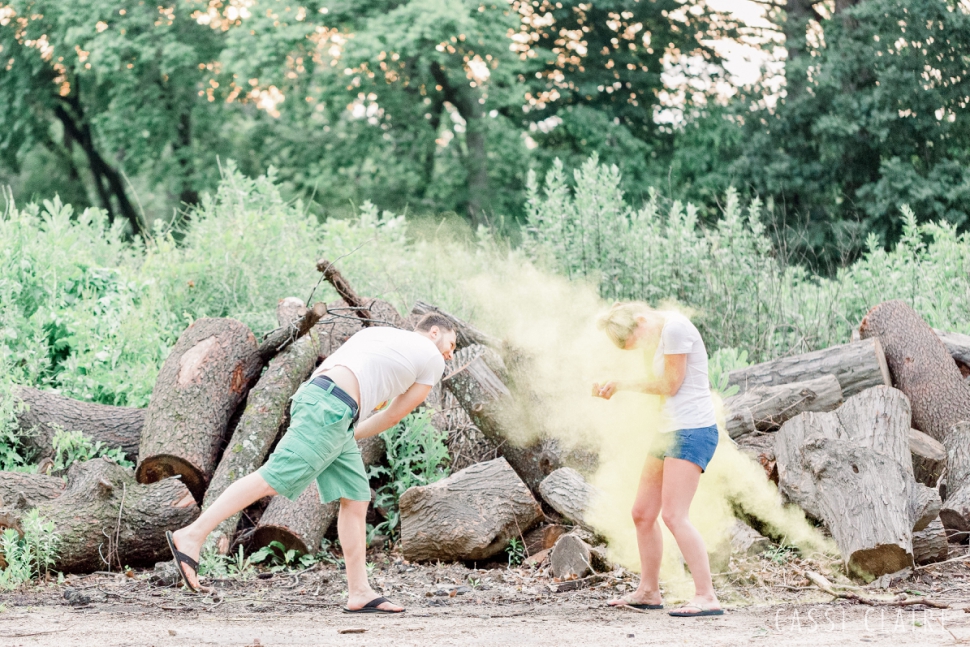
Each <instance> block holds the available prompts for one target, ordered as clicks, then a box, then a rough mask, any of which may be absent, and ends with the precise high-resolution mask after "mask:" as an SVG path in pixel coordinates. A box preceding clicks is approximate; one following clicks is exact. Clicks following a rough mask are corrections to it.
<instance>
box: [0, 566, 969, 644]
mask: <svg viewBox="0 0 970 647" xmlns="http://www.w3.org/2000/svg"><path fill="white" fill-rule="evenodd" d="M731 566H732V568H731V569H730V570H729V571H728V572H725V573H723V574H721V575H719V576H718V577H717V579H718V590H719V592H720V594H721V596H722V599H723V600H724V602H725V607H726V608H727V609H728V611H727V613H726V614H725V615H724V616H721V617H716V618H690V619H677V618H672V617H670V616H668V615H667V614H666V613H665V612H663V611H659V612H658V611H650V612H638V611H634V610H631V609H613V608H609V607H607V606H605V603H606V601H607V600H608V599H609V598H611V597H614V596H616V595H618V594H622V593H623V592H628V591H630V590H631V589H632V587H633V586H635V584H636V582H637V577H636V575H634V574H632V573H628V572H626V571H623V570H618V571H614V572H612V573H609V574H605V575H602V576H600V577H599V578H598V579H595V578H594V579H593V580H590V586H589V587H588V588H585V589H581V590H574V591H568V592H555V591H554V590H553V589H555V588H557V587H558V584H557V583H556V582H555V581H553V580H552V579H550V578H549V577H548V576H547V575H546V574H545V572H544V571H543V569H541V568H527V567H523V568H518V569H498V568H496V569H490V570H484V569H471V568H467V567H465V566H462V565H459V564H448V565H444V564H441V565H437V566H421V565H412V564H407V563H405V562H403V561H402V560H400V559H397V560H395V559H394V558H393V557H391V556H384V557H383V558H381V559H377V560H375V562H374V569H373V572H372V573H371V579H372V583H373V584H374V585H375V587H376V588H378V589H379V590H383V591H384V592H385V594H386V595H387V596H388V597H390V598H392V599H393V600H395V601H397V602H399V603H402V604H404V605H407V607H408V611H407V613H405V614H403V615H400V616H388V615H368V616H363V615H348V614H345V613H342V612H341V605H342V602H343V596H344V580H343V576H342V573H341V572H340V570H339V569H338V568H337V567H336V566H333V565H318V566H316V567H314V568H312V569H310V570H307V571H303V572H297V573H292V572H290V573H275V574H272V576H271V577H268V578H266V576H267V575H269V574H263V576H262V578H261V577H257V576H256V575H255V574H250V576H249V577H247V578H244V579H239V578H227V579H223V580H215V581H211V582H210V583H211V585H212V588H213V593H211V594H208V595H197V594H191V593H188V592H185V591H183V590H181V589H178V588H176V587H173V586H169V585H168V584H169V582H168V581H166V579H165V578H166V577H167V575H166V574H165V573H164V572H163V573H162V577H161V581H159V576H158V574H157V573H153V572H152V571H150V570H149V571H144V572H136V573H131V576H125V575H120V574H94V575H85V576H69V577H68V578H67V579H66V580H65V581H64V582H62V583H50V584H47V585H40V586H32V587H30V588H28V589H25V590H21V591H16V592H11V593H5V594H2V595H0V605H2V606H0V645H3V646H4V647H6V646H8V645H9V646H15V645H24V646H34V645H78V646H89V645H90V646H97V647H110V646H114V645H119V646H120V645H126V646H127V645H145V646H154V647H175V646H181V645H233V646H256V645H260V646H266V647H269V646H276V645H336V646H344V645H346V646H348V647H364V646H367V647H379V646H381V645H394V646H395V647H411V646H413V647H419V646H420V647H424V646H427V645H461V646H463V647H479V646H481V647H486V646H487V647H492V646H496V647H498V646H505V645H508V646H513V645H536V646H539V645H549V646H557V647H558V646H561V645H583V646H584V647H586V646H591V645H630V646H633V645H653V644H664V645H667V644H670V645H675V644H676V645H742V644H745V645H747V644H751V645H766V646H767V645H770V646H771V647H787V646H790V645H812V646H813V647H818V646H823V645H839V646H842V645H845V644H862V643H880V644H891V645H921V646H922V645H956V644H961V643H963V644H970V612H965V611H964V610H963V609H964V607H967V606H968V605H970V561H968V560H958V561H956V562H950V563H948V564H943V565H940V566H931V567H929V568H925V569H920V570H919V571H917V573H916V574H915V575H914V576H912V577H909V578H907V579H905V580H899V581H895V582H892V583H891V584H890V586H889V588H886V589H883V588H881V587H879V586H869V587H859V586H857V584H858V583H856V585H853V584H851V583H849V581H848V580H844V579H842V580H840V582H842V583H843V584H844V585H845V587H846V588H844V589H842V590H844V591H849V592H853V593H856V594H859V595H863V596H865V597H868V598H873V599H879V600H880V601H881V603H880V604H879V605H877V606H871V605H863V604H859V603H857V602H854V601H850V600H836V601H832V598H831V596H828V595H826V594H824V593H822V592H821V591H819V590H818V589H817V588H816V587H814V586H812V585H810V584H809V583H808V582H807V580H805V578H804V577H803V576H800V575H798V572H799V570H803V569H805V568H807V567H809V566H811V565H810V564H807V563H805V562H799V561H798V560H794V561H789V562H785V563H777V562H772V561H770V560H765V559H752V560H749V561H748V562H745V563H740V564H738V563H732V565H731ZM816 566H817V565H816ZM829 575H830V576H831V573H830V574H829ZM263 578H266V579H263ZM833 579H834V578H833ZM153 580H154V581H153ZM884 584H885V583H884ZM854 586H855V588H853V587H854ZM920 597H923V598H924V599H931V600H933V601H935V602H937V603H940V604H945V605H949V606H950V608H948V609H940V608H930V607H927V606H924V605H915V604H913V605H909V606H899V603H900V602H901V601H902V600H903V599H904V598H905V599H906V600H910V601H911V600H914V599H917V598H920ZM668 602H673V600H671V601H668ZM907 604H909V603H907Z"/></svg>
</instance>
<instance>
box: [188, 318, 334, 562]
mask: <svg viewBox="0 0 970 647" xmlns="http://www.w3.org/2000/svg"><path fill="white" fill-rule="evenodd" d="M319 349H320V340H319V337H318V336H317V333H316V331H313V332H311V333H310V334H309V335H306V336H305V337H302V338H300V339H299V340H297V342H296V343H295V344H293V345H292V346H290V347H289V348H287V349H286V350H285V351H283V352H282V353H280V354H279V355H277V356H276V357H275V358H273V359H272V360H271V361H270V363H269V366H268V367H267V368H266V371H265V372H264V373H263V375H262V376H261V377H260V378H259V381H258V382H257V383H256V386H254V387H253V388H252V390H251V391H250V392H249V397H248V398H247V399H246V409H245V411H243V414H242V417H241V418H240V419H239V424H238V425H236V429H235V431H233V434H232V438H230V439H229V443H228V444H227V445H226V449H225V451H224V452H223V454H222V459H221V460H220V461H219V466H218V467H217V468H216V471H215V474H213V476H212V481H211V483H210V484H209V488H208V489H207V490H206V493H205V499H204V502H203V506H202V508H203V509H205V508H208V507H209V506H210V505H212V502H213V501H215V500H216V499H217V498H219V495H221V494H222V493H223V492H225V490H226V488H227V487H229V486H230V485H232V484H233V483H234V482H235V481H237V480H238V479H241V478H242V477H244V476H247V475H249V474H251V473H253V472H255V471H256V470H257V469H259V467H260V466H261V465H262V464H263V462H264V461H265V460H266V456H267V455H268V454H269V450H270V447H272V445H273V442H274V441H275V440H276V438H277V437H278V436H279V434H280V431H281V429H282V427H283V423H284V421H285V420H286V414H287V409H288V408H289V404H290V397H291V396H292V395H293V394H294V393H295V392H296V390H297V389H298V388H299V386H300V384H301V383H302V382H303V380H305V379H306V378H307V376H309V375H310V372H311V371H313V367H314V366H315V364H316V360H317V354H318V353H319ZM240 516H241V513H237V514H234V515H233V516H231V517H229V518H228V519H226V520H225V521H223V522H222V523H221V524H219V526H218V527H217V528H216V529H215V530H214V531H213V532H212V534H210V535H209V541H210V542H212V543H213V544H214V546H215V548H216V551H217V552H218V553H219V554H222V555H225V554H226V553H227V552H228V551H229V549H230V543H231V541H232V537H233V535H234V534H235V532H236V526H237V525H239V518H240Z"/></svg>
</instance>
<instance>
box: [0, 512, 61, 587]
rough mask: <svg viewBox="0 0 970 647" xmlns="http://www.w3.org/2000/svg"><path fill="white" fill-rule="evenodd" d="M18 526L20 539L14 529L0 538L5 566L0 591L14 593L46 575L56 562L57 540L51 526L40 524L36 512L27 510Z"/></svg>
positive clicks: (58, 541) (0, 548)
mask: <svg viewBox="0 0 970 647" xmlns="http://www.w3.org/2000/svg"><path fill="white" fill-rule="evenodd" d="M20 523H21V526H22V527H23V536H21V535H20V533H19V532H17V530H16V529H15V528H7V529H6V530H4V531H3V534H2V535H0V550H2V553H3V558H4V560H5V561H6V562H7V566H6V568H5V569H4V570H2V571H0V589H8V590H9V589H15V588H17V587H18V586H20V585H21V584H24V583H26V582H29V581H30V580H31V579H33V578H35V577H39V576H40V575H41V574H44V575H47V574H48V573H49V571H50V567H51V566H53V565H54V562H55V561H56V560H57V549H58V545H59V544H60V537H59V536H58V535H57V533H56V532H55V530H54V524H53V522H50V521H44V520H43V519H42V518H41V517H40V515H39V514H38V512H37V510H31V511H30V512H28V513H27V514H25V515H24V516H23V518H22V519H21V520H20Z"/></svg>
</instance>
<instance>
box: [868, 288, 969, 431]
mask: <svg viewBox="0 0 970 647" xmlns="http://www.w3.org/2000/svg"><path fill="white" fill-rule="evenodd" d="M859 333H860V334H861V335H862V338H863V339H868V338H872V337H878V338H879V341H881V342H882V345H883V348H884V349H885V353H886V361H887V363H888V365H889V372H890V375H891V376H892V380H893V384H894V385H895V386H896V388H897V389H899V390H900V391H902V392H903V393H905V394H906V397H908V398H909V401H910V403H911V404H912V407H913V427H914V428H916V429H918V430H920V431H922V432H923V433H926V434H929V435H930V436H932V437H933V438H935V439H937V440H939V441H941V442H944V444H946V443H945V441H944V437H945V436H946V434H947V432H948V431H949V430H950V428H951V427H952V426H953V425H955V424H956V423H958V422H960V421H963V420H970V385H968V384H967V383H966V382H965V381H964V380H963V377H962V376H961V375H960V370H959V369H958V368H957V367H956V364H955V363H954V362H953V358H952V357H951V356H950V353H949V352H947V349H946V346H944V345H943V342H942V341H940V338H939V337H937V335H936V334H935V333H934V332H933V329H932V328H930V327H929V325H927V324H926V322H925V321H923V319H922V318H921V317H920V316H919V315H918V314H917V313H916V312H915V311H914V310H913V309H912V308H910V307H909V306H908V305H906V304H905V303H904V302H902V301H886V302H884V303H880V304H879V305H877V306H875V307H874V308H872V309H871V310H870V311H869V312H868V313H867V314H866V316H865V318H863V320H862V324H861V325H860V326H859Z"/></svg>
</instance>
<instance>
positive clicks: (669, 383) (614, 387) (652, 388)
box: [593, 353, 687, 400]
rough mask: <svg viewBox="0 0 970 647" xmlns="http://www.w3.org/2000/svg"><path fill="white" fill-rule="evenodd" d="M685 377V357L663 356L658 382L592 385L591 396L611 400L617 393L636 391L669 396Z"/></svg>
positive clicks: (682, 355)
mask: <svg viewBox="0 0 970 647" xmlns="http://www.w3.org/2000/svg"><path fill="white" fill-rule="evenodd" d="M686 375H687V355H686V353H685V354H677V355H664V374H663V377H661V378H660V379H659V380H649V381H646V382H633V381H626V380H624V381H622V382H619V381H617V382H607V383H606V384H602V385H601V384H594V385H593V395H594V396H596V397H598V398H603V399H604V400H609V399H610V398H612V397H613V396H614V395H615V394H616V392H617V391H636V392H637V393H647V394H649V395H664V396H671V395H674V394H675V393H677V391H679V390H680V385H681V384H683V383H684V377H685V376H686Z"/></svg>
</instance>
